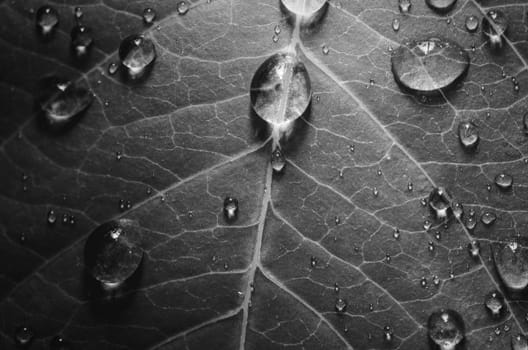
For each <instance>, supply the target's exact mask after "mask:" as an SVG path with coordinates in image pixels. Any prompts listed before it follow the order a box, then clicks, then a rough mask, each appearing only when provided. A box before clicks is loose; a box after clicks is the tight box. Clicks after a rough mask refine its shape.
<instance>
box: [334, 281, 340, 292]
mask: <svg viewBox="0 0 528 350" xmlns="http://www.w3.org/2000/svg"><path fill="white" fill-rule="evenodd" d="M334 292H335V293H339V285H338V284H337V282H336V283H334Z"/></svg>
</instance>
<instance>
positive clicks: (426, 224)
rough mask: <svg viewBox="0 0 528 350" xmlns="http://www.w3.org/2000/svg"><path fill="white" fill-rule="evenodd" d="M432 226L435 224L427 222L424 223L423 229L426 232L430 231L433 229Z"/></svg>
mask: <svg viewBox="0 0 528 350" xmlns="http://www.w3.org/2000/svg"><path fill="white" fill-rule="evenodd" d="M432 225H433V224H432V223H431V221H429V220H425V221H424V223H423V228H424V230H426V231H429V230H430V229H431V226H432Z"/></svg>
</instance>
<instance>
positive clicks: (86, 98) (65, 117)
mask: <svg viewBox="0 0 528 350" xmlns="http://www.w3.org/2000/svg"><path fill="white" fill-rule="evenodd" d="M41 88H42V93H43V98H42V99H41V109H42V112H43V113H42V116H43V120H42V121H43V123H44V125H45V126H46V127H48V128H51V129H53V130H58V129H62V128H64V127H66V126H69V125H71V124H72V123H73V122H75V121H76V120H77V119H78V118H77V117H78V116H80V115H81V114H82V112H83V111H85V110H86V109H87V108H88V107H89V106H90V104H91V103H92V101H93V98H94V96H93V94H92V92H91V91H90V90H88V89H86V88H84V87H82V86H79V85H77V84H76V83H74V82H71V81H68V80H66V79H62V78H60V77H49V78H46V79H45V81H43V83H42V87H41Z"/></svg>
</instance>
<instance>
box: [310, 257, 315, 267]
mask: <svg viewBox="0 0 528 350" xmlns="http://www.w3.org/2000/svg"><path fill="white" fill-rule="evenodd" d="M310 266H311V267H312V268H315V267H316V266H317V258H316V257H315V256H311V257H310Z"/></svg>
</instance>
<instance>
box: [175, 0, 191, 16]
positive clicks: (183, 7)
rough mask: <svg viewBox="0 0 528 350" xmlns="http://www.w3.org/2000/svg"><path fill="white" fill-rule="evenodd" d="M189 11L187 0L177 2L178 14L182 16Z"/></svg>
mask: <svg viewBox="0 0 528 350" xmlns="http://www.w3.org/2000/svg"><path fill="white" fill-rule="evenodd" d="M188 11H189V4H188V3H187V1H181V2H179V3H178V14H179V15H181V16H183V15H184V14H186V13H187V12H188Z"/></svg>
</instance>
